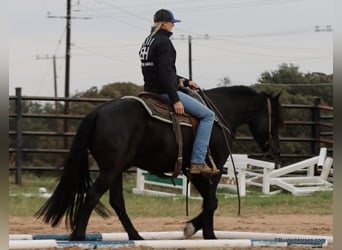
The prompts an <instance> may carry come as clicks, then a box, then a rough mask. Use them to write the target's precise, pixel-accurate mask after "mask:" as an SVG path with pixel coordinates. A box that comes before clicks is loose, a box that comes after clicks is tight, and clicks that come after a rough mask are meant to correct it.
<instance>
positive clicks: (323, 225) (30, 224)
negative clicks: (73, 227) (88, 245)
mask: <svg viewBox="0 0 342 250" xmlns="http://www.w3.org/2000/svg"><path fill="white" fill-rule="evenodd" d="M188 219H189V218H187V217H177V218H172V217H160V218H132V221H133V224H134V225H135V226H136V228H137V229H138V231H175V230H176V231H182V230H183V226H184V224H185V222H186V221H187V220H188ZM215 230H224V231H250V232H274V233H289V234H311V235H329V236H332V235H333V218H332V216H326V215H259V216H250V217H215ZM94 232H99V233H111V232H124V230H123V228H122V226H121V224H120V222H119V221H118V219H117V218H116V217H111V218H108V219H105V220H104V219H102V218H100V217H98V216H92V217H91V219H90V222H89V225H88V230H87V233H94ZM9 233H10V234H19V233H22V234H28V233H30V234H35V233H39V234H44V233H69V232H68V231H67V230H66V229H65V227H64V224H62V225H61V226H60V227H57V228H52V227H50V226H49V225H46V224H44V223H42V222H41V221H38V220H36V219H34V218H21V217H10V218H9ZM66 249H68V250H76V249H79V248H77V247H76V248H75V247H71V248H66ZM124 249H138V248H124ZM143 249H144V250H147V249H148V248H143ZM216 249H224V248H216ZM225 249H231V250H232V249H237V248H225ZM244 249H259V250H263V249H265V250H272V249H279V248H272V247H265V248H244ZM280 249H282V248H280ZM285 249H286V250H294V249H311V248H304V247H288V248H285ZM324 249H326V250H332V249H333V246H332V245H329V246H328V247H327V248H324Z"/></svg>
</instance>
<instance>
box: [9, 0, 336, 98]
mask: <svg viewBox="0 0 342 250" xmlns="http://www.w3.org/2000/svg"><path fill="white" fill-rule="evenodd" d="M66 2H67V1H66V0H65V1H61V0H11V1H9V8H8V9H9V13H10V15H9V80H10V81H9V94H10V95H13V94H14V93H15V88H16V87H21V88H22V94H23V95H34V96H54V94H55V93H54V73H53V72H54V71H53V69H54V67H53V60H52V56H53V55H55V56H56V58H57V59H56V72H57V95H58V96H64V82H65V35H66V19H65V15H66ZM71 3H72V17H73V18H72V20H71V61H70V94H71V95H73V94H76V93H78V92H82V91H86V90H88V89H90V88H92V87H94V86H95V87H97V88H98V89H100V88H101V87H102V86H103V85H106V84H109V83H113V82H133V83H135V84H138V85H143V78H142V74H141V69H140V62H139V57H138V51H139V49H140V45H141V43H142V42H143V40H144V38H145V37H146V36H147V35H148V34H149V32H150V27H151V25H152V20H153V14H154V13H155V12H156V11H157V10H158V9H160V8H166V9H169V10H171V11H172V12H173V13H174V15H175V17H176V18H177V19H181V21H182V22H181V23H176V24H175V27H174V30H173V36H172V41H173V44H174V46H175V48H176V50H177V64H176V66H177V73H178V74H179V75H182V76H186V77H187V76H188V75H189V67H188V39H187V38H188V36H191V37H192V42H191V44H192V73H193V80H194V81H196V82H197V83H198V84H199V85H200V86H201V87H202V88H204V89H209V88H214V87H216V86H217V85H218V84H219V83H220V81H221V80H222V79H223V78H225V77H229V79H230V80H231V84H232V85H251V84H255V83H256V82H257V80H258V78H259V77H260V75H261V73H263V72H265V71H274V70H277V69H278V68H279V65H281V64H283V63H288V64H290V63H291V64H294V65H295V66H298V67H299V71H301V72H303V73H308V72H322V73H325V74H331V73H333V32H331V31H328V30H329V29H328V28H327V26H328V25H331V29H332V30H333V28H334V27H333V11H334V3H333V0H173V1H171V0H168V1H166V0H130V1H124V0H116V1H113V0H71ZM316 26H319V30H321V31H316Z"/></svg>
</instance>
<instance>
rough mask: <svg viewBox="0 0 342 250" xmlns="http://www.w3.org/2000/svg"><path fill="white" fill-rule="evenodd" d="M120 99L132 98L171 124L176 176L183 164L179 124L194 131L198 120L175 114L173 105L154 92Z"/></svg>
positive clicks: (152, 114)
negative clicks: (175, 157)
mask: <svg viewBox="0 0 342 250" xmlns="http://www.w3.org/2000/svg"><path fill="white" fill-rule="evenodd" d="M122 99H134V100H136V101H138V102H140V103H141V104H142V105H143V107H144V108H145V109H146V111H147V113H148V114H149V115H150V116H151V117H153V118H155V119H157V120H159V121H162V122H165V123H169V124H172V126H173V131H174V132H175V136H176V143H177V145H178V157H177V161H176V164H175V170H174V172H173V174H172V177H173V178H175V177H177V176H178V175H179V174H180V172H181V170H182V165H183V156H182V154H183V138H182V131H181V126H187V127H192V128H193V131H194V133H195V132H196V129H197V126H198V123H199V120H198V119H197V118H195V117H193V116H191V115H190V114H187V113H186V114H184V115H179V114H176V113H175V112H174V110H173V107H172V106H171V105H170V104H169V103H168V102H166V101H164V100H163V99H162V98H161V97H160V96H159V95H158V94H155V93H150V92H142V93H140V94H139V95H138V97H136V96H124V97H122Z"/></svg>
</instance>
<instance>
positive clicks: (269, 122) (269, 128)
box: [262, 97, 274, 155]
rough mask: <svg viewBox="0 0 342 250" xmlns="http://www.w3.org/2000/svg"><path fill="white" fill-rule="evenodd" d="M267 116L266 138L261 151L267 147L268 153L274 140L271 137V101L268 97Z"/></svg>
mask: <svg viewBox="0 0 342 250" xmlns="http://www.w3.org/2000/svg"><path fill="white" fill-rule="evenodd" d="M267 114H268V138H267V141H266V142H265V144H264V146H263V147H262V149H265V148H267V147H269V150H268V151H270V150H271V148H272V146H273V145H274V140H273V136H272V106H271V100H270V98H269V97H267ZM263 151H264V150H263ZM264 155H265V153H264Z"/></svg>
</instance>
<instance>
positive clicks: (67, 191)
mask: <svg viewBox="0 0 342 250" xmlns="http://www.w3.org/2000/svg"><path fill="white" fill-rule="evenodd" d="M204 93H205V95H206V96H207V97H208V99H209V100H210V101H211V102H212V103H213V104H214V105H215V106H216V107H217V109H218V110H219V112H220V113H221V115H222V117H223V118H224V120H225V121H224V122H225V123H226V124H228V125H229V127H230V129H231V131H230V132H227V131H226V130H225V129H222V126H219V123H215V124H214V127H213V130H212V135H211V141H210V149H211V155H212V157H213V160H214V162H215V164H216V166H217V167H218V168H219V169H221V170H222V168H223V165H224V163H225V162H226V160H227V158H228V155H229V148H230V146H229V145H227V140H226V139H225V138H228V141H229V144H231V140H232V137H233V135H234V133H235V130H236V128H237V127H239V126H240V125H242V124H248V125H249V128H250V130H251V133H252V135H253V137H254V139H255V140H256V141H257V143H258V144H259V146H260V147H261V149H262V151H264V152H266V151H268V152H271V153H272V154H273V155H277V154H279V139H278V127H279V124H280V123H281V116H280V114H281V112H280V104H279V94H278V95H276V96H273V95H272V94H267V93H264V92H260V93H259V92H256V91H255V90H253V89H251V88H249V87H244V86H234V87H221V88H215V89H211V90H206V91H204ZM182 133H183V173H185V174H186V173H187V171H186V168H187V167H189V165H190V155H191V149H192V142H193V130H192V128H190V127H182ZM177 147H178V145H177V144H176V141H175V135H174V131H173V128H172V126H171V125H170V124H167V123H164V122H161V121H159V120H156V119H154V118H151V117H150V115H149V114H148V113H147V112H146V111H145V109H144V107H143V106H142V105H141V104H140V103H139V102H137V101H136V100H133V99H119V100H113V101H109V102H106V103H104V104H103V105H100V106H98V107H97V108H96V109H94V110H93V111H92V112H90V113H89V114H88V115H87V116H86V117H85V118H84V119H83V120H82V122H81V124H80V126H79V128H78V131H77V134H76V136H75V139H74V141H73V143H72V146H71V149H70V153H69V156H68V158H67V159H66V161H65V164H64V169H63V172H62V176H61V178H60V180H59V183H58V185H57V187H56V189H55V191H54V192H53V194H52V196H51V197H50V198H49V200H47V201H46V203H45V204H44V205H43V206H42V208H41V209H40V210H39V211H37V212H36V214H35V216H36V217H37V218H39V217H43V221H44V222H45V223H50V224H51V225H52V226H57V225H59V223H60V222H61V220H62V218H63V216H64V215H66V224H67V226H70V227H71V229H72V233H71V235H70V240H84V239H85V234H86V227H87V224H88V220H89V217H90V215H91V212H92V211H93V209H95V211H97V212H98V213H99V214H100V215H102V216H106V215H108V211H107V210H106V209H105V207H104V206H103V205H102V204H101V203H100V202H99V200H100V198H101V196H102V195H103V194H104V193H105V192H106V191H107V190H109V192H110V205H111V206H112V207H113V209H114V210H115V212H116V213H117V215H118V217H119V219H120V221H121V223H122V225H123V227H124V228H125V230H126V232H127V233H128V237H129V239H130V240H140V239H142V237H141V236H140V235H139V233H138V232H137V230H136V229H135V228H134V226H133V224H132V222H131V220H130V218H129V217H128V214H127V212H126V208H125V203H124V197H123V193H122V191H123V187H122V173H123V172H124V171H125V170H127V169H128V168H130V167H132V166H136V167H139V168H142V169H145V170H147V171H150V172H152V173H155V174H163V173H168V172H172V171H173V170H174V166H175V162H176V159H177ZM88 150H89V152H90V153H91V154H92V156H93V157H94V159H95V160H96V162H97V164H98V167H99V169H100V172H99V175H98V177H97V179H96V180H95V182H94V183H93V182H92V181H91V178H90V175H89V169H88V168H89V167H88ZM221 172H222V171H221ZM220 177H221V174H218V175H214V176H212V177H210V178H208V177H207V176H202V175H192V176H191V182H192V184H193V185H194V186H195V187H196V189H197V190H198V191H199V193H200V194H201V196H202V197H203V205H202V212H201V213H200V214H199V215H198V216H197V217H195V218H193V219H191V220H190V221H188V222H187V226H186V227H185V229H184V233H185V236H187V237H190V236H191V235H193V234H194V233H195V232H196V231H198V230H200V229H202V230H203V237H204V238H205V239H215V238H216V237H215V234H214V226H213V217H214V211H215V210H216V208H217V205H218V200H217V198H216V190H217V185H218V183H219V180H220Z"/></svg>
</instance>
